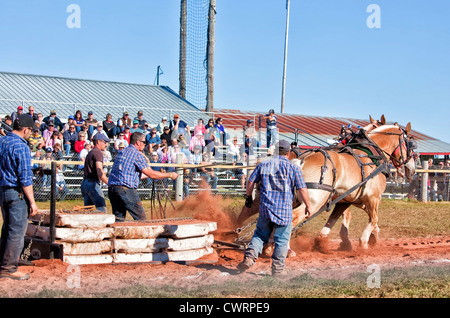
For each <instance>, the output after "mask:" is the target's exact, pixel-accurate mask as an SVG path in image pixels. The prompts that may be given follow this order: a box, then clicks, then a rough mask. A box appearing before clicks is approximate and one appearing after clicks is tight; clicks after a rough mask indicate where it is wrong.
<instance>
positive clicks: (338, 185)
mask: <svg viewBox="0 0 450 318" xmlns="http://www.w3.org/2000/svg"><path fill="white" fill-rule="evenodd" d="M382 119H383V120H382V121H381V122H380V121H373V120H372V119H371V122H372V123H371V124H370V125H369V126H367V127H365V128H363V129H361V130H360V131H359V132H358V133H356V134H355V135H354V137H353V138H352V139H350V140H349V141H348V142H347V143H346V145H339V146H332V147H326V148H319V149H315V150H309V151H307V152H305V153H302V154H300V156H299V159H298V164H299V165H300V167H301V168H302V172H303V177H304V179H305V182H306V184H307V187H308V192H309V197H310V201H311V207H312V209H311V210H312V212H311V216H310V217H313V216H314V214H315V213H317V212H321V211H323V209H324V208H325V207H327V205H328V204H330V202H333V200H335V199H337V198H340V197H341V196H343V197H342V199H341V200H340V201H338V202H336V203H335V207H334V209H333V211H332V213H331V215H330V217H329V219H328V221H327V223H326V224H325V226H324V227H323V228H322V230H321V231H320V234H319V237H318V239H319V240H323V239H326V237H327V236H328V234H329V233H330V231H331V228H332V227H333V225H334V224H335V223H336V221H337V220H338V219H339V217H340V216H341V215H344V220H343V223H342V226H341V230H340V237H341V240H342V243H341V248H342V249H347V250H348V249H351V244H350V240H349V239H348V228H349V225H350V218H351V215H350V212H349V210H348V208H349V207H350V205H355V206H357V207H359V208H361V209H363V210H364V211H365V212H366V213H367V214H368V216H369V222H368V224H367V226H366V227H365V229H364V231H363V233H362V235H361V237H360V246H361V247H362V248H363V249H367V248H368V246H369V238H371V243H375V242H376V239H377V237H378V231H379V228H378V206H379V204H380V201H381V195H382V193H383V192H384V190H385V189H386V174H387V173H388V167H389V164H390V163H391V164H393V165H394V166H395V167H396V168H397V169H401V168H405V172H406V177H407V178H410V177H411V176H412V175H414V172H415V171H414V170H415V169H414V161H413V160H410V159H411V157H412V150H413V148H414V145H413V144H411V143H410V142H409V139H408V134H409V132H410V130H411V124H410V123H408V125H407V126H406V129H402V128H400V127H399V126H396V125H384V122H385V120H384V116H383V117H382ZM292 161H294V160H292ZM380 166H384V168H385V169H378V168H379V167H380ZM376 169H377V171H381V170H384V172H383V173H378V174H376V175H375V174H372V173H373V172H374V171H375V170H376ZM369 176H370V178H369ZM358 184H360V186H359V187H357V188H356V189H355V190H353V191H352V189H354V188H355V185H358ZM258 208H259V193H258V192H257V193H256V197H255V200H254V204H253V206H252V208H251V209H249V208H246V207H244V208H243V209H242V212H241V215H240V216H239V218H238V223H239V224H242V223H243V222H244V221H245V220H246V219H247V218H248V217H250V216H251V215H253V214H256V213H258ZM327 208H330V207H327ZM344 212H345V213H344ZM305 219H306V218H305V206H304V204H302V202H300V201H299V199H298V198H297V197H295V198H294V202H293V228H294V229H295V228H296V226H297V225H299V224H301V222H303V221H304V220H305Z"/></svg>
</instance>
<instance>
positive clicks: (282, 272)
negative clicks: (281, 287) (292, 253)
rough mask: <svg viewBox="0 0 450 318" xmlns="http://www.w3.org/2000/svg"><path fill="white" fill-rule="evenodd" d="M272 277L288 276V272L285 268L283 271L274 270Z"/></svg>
mask: <svg viewBox="0 0 450 318" xmlns="http://www.w3.org/2000/svg"><path fill="white" fill-rule="evenodd" d="M272 277H273V278H286V277H288V273H287V271H286V270H285V269H284V270H281V271H279V270H278V271H273V270H272Z"/></svg>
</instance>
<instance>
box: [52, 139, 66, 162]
mask: <svg viewBox="0 0 450 318" xmlns="http://www.w3.org/2000/svg"><path fill="white" fill-rule="evenodd" d="M53 159H54V160H63V159H64V155H63V152H62V146H61V144H60V143H59V142H57V143H55V145H54V146H53Z"/></svg>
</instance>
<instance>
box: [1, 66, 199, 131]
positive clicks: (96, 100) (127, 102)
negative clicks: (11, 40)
mask: <svg viewBox="0 0 450 318" xmlns="http://www.w3.org/2000/svg"><path fill="white" fill-rule="evenodd" d="M20 105H22V106H23V107H24V112H27V108H28V106H34V108H35V112H37V113H42V114H43V115H44V117H46V116H48V115H49V114H50V111H51V110H53V109H54V110H56V112H57V116H58V117H59V118H60V119H61V120H63V121H66V120H67V118H68V117H69V116H70V115H74V114H75V112H76V110H78V109H79V110H81V111H82V114H83V117H87V113H88V112H89V111H93V112H94V118H96V119H97V120H100V121H102V120H104V119H105V117H106V114H107V113H111V115H112V117H113V120H117V119H118V118H120V117H122V114H123V112H124V111H128V112H129V113H130V117H131V118H134V117H135V116H136V115H137V112H138V111H139V110H142V111H143V112H144V119H145V120H147V122H149V123H150V124H153V125H156V124H158V123H159V122H160V121H161V119H162V117H167V118H168V119H169V120H170V119H171V118H172V117H173V115H174V114H176V113H178V114H179V115H180V118H181V119H183V120H184V121H186V122H187V123H188V125H194V124H196V123H197V120H198V118H200V117H201V118H204V119H206V118H207V116H206V115H205V114H204V113H203V112H202V111H201V110H200V109H198V108H197V107H195V106H194V105H192V104H190V103H189V102H188V101H186V100H185V99H183V98H181V97H180V96H179V95H178V94H177V93H175V92H174V91H173V90H172V89H170V88H169V87H167V86H155V85H143V84H130V83H120V82H108V81H96V80H84V79H73V78H63V77H53V76H42V75H29V74H17V73H6V72H0V114H3V115H4V114H11V113H12V112H13V111H15V110H16V109H17V107H18V106H20Z"/></svg>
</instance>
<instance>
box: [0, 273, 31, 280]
mask: <svg viewBox="0 0 450 318" xmlns="http://www.w3.org/2000/svg"><path fill="white" fill-rule="evenodd" d="M3 277H5V278H11V279H15V280H27V279H29V278H30V274H28V273H23V272H19V271H16V272H14V273H9V272H4V273H1V275H0V278H3Z"/></svg>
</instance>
